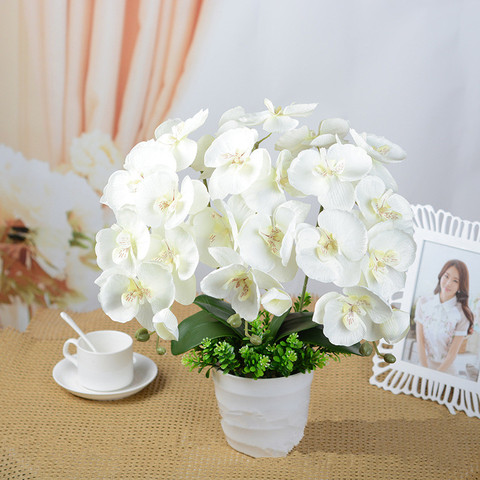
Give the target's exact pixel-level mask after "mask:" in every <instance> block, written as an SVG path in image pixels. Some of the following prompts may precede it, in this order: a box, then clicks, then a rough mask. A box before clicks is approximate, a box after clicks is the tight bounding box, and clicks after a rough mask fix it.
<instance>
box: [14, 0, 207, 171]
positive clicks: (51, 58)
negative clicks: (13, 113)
mask: <svg viewBox="0 0 480 480" xmlns="http://www.w3.org/2000/svg"><path fill="white" fill-rule="evenodd" d="M202 3H203V0H39V1H33V2H32V1H30V0H21V4H20V8H19V9H18V11H19V15H20V22H19V24H20V32H19V35H20V37H19V48H20V55H19V60H18V63H19V70H20V72H19V73H20V75H19V78H20V85H19V92H20V95H19V105H18V142H19V145H18V147H19V148H18V149H19V150H21V151H22V153H23V154H24V155H25V156H26V157H27V158H32V157H33V158H37V159H40V160H44V161H47V162H49V163H50V164H52V165H59V164H61V163H63V162H66V159H67V158H68V151H69V148H70V144H71V141H72V139H73V138H75V137H78V136H79V135H80V134H81V133H82V132H88V131H92V130H95V129H98V130H101V131H102V132H105V133H108V134H110V135H111V136H112V138H113V139H114V140H115V142H116V144H117V146H118V147H120V149H121V150H122V151H123V152H124V153H126V152H127V151H128V150H129V149H130V148H131V147H132V146H133V145H134V144H135V143H137V142H138V141H140V140H144V139H147V138H151V137H152V136H153V132H154V129H155V127H156V126H157V125H158V124H159V123H160V122H161V121H162V120H164V118H165V116H166V115H167V113H168V110H169V108H170V106H171V103H172V101H173V98H174V96H175V90H176V86H177V85H178V82H179V79H180V77H181V75H182V73H183V70H184V66H185V61H186V58H187V55H188V52H189V48H190V46H191V44H192V40H193V37H194V34H195V29H196V27H197V24H198V20H199V16H200V11H201V8H202Z"/></svg>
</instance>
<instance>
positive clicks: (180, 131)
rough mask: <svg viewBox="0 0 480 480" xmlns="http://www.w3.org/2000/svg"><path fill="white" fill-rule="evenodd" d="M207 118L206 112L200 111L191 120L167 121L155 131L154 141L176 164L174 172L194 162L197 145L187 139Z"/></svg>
mask: <svg viewBox="0 0 480 480" xmlns="http://www.w3.org/2000/svg"><path fill="white" fill-rule="evenodd" d="M207 117H208V110H200V111H199V112H198V113H196V114H195V115H194V116H193V117H192V118H189V119H187V120H185V121H182V120H180V119H174V120H167V121H166V122H163V123H162V124H161V125H159V126H158V127H157V128H156V129H155V138H156V141H157V142H158V143H160V144H162V145H165V146H166V147H168V148H169V149H170V151H171V152H172V153H173V156H174V157H175V160H176V162H177V167H176V170H177V171H180V170H183V169H185V168H187V167H188V166H189V165H191V164H192V163H193V161H194V160H195V156H196V154H197V144H196V142H195V141H194V140H191V139H189V138H187V137H188V135H190V134H191V133H192V132H194V131H195V130H197V129H198V128H200V127H201V126H202V125H203V124H204V123H205V120H206V119H207Z"/></svg>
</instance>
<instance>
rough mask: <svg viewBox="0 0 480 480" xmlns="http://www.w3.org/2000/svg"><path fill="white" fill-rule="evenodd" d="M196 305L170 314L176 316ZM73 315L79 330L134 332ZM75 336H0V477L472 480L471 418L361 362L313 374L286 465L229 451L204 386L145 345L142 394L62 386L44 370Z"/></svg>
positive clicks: (51, 326) (209, 388)
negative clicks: (394, 386)
mask: <svg viewBox="0 0 480 480" xmlns="http://www.w3.org/2000/svg"><path fill="white" fill-rule="evenodd" d="M194 309H195V307H183V306H179V305H175V306H174V312H175V314H176V315H177V318H178V319H179V320H181V319H182V318H185V317H186V316H188V315H189V314H191V313H193V312H194V311H195V310H194ZM71 315H72V317H74V319H75V320H76V321H77V322H78V324H79V325H80V327H81V328H82V329H83V330H84V331H92V330H102V329H113V330H122V331H125V332H127V333H129V334H131V335H133V334H134V332H135V331H136V329H137V328H138V324H137V323H136V322H135V321H132V322H129V323H127V324H118V323H115V322H113V321H111V320H110V319H108V318H107V317H106V316H105V315H104V314H103V313H102V312H101V311H95V312H90V313H82V314H74V313H72V314H71ZM75 336H76V334H75V333H74V332H73V331H72V330H71V329H70V327H68V326H67V325H66V324H65V323H64V322H63V321H62V320H61V319H60V318H59V312H58V311H56V310H46V309H45V310H41V311H39V312H37V314H36V315H35V317H34V318H33V320H32V322H31V324H30V325H29V327H28V329H27V331H26V332H23V333H20V332H18V331H16V330H13V329H5V330H2V331H0V388H1V390H0V478H5V479H9V480H13V479H42V480H45V479H57V478H58V479H63V480H65V479H68V480H71V479H83V480H85V479H157V478H162V479H195V480H199V479H207V478H208V479H209V480H214V479H217V478H222V479H228V480H229V479H257V478H258V479H265V480H269V479H272V480H273V479H275V480H281V479H331V480H337V479H338V480H341V479H345V480H352V479H382V480H385V479H391V480H394V479H401V480H406V479H415V480H418V479H434V480H441V479H455V480H457V479H468V480H473V479H480V448H479V447H480V420H479V419H476V418H469V417H467V416H466V415H465V414H463V413H458V414H456V415H451V414H450V413H449V412H448V410H447V409H446V407H444V406H442V405H438V404H436V403H434V402H431V401H425V400H421V399H418V398H415V397H412V396H407V395H393V394H392V393H390V392H387V391H384V390H382V389H379V388H377V387H375V386H372V385H370V384H369V378H370V376H371V360H370V359H365V358H359V357H350V358H344V359H342V360H341V361H340V362H339V363H337V362H333V361H331V362H330V364H329V365H328V366H327V367H325V368H324V369H323V370H319V371H317V372H315V376H314V380H313V385H312V393H311V403H310V411H309V421H308V424H307V427H306V429H305V435H304V438H303V440H302V441H301V442H300V444H299V445H298V446H297V447H295V448H294V449H293V450H292V452H291V453H290V454H289V455H288V456H287V457H285V458H276V459H268V458H267V459H253V458H250V457H248V456H246V455H243V454H241V453H238V452H236V451H235V450H233V449H231V448H230V447H229V446H228V445H227V443H226V441H225V438H224V436H223V432H222V430H221V426H220V416H219V413H218V409H217V405H216V400H215V394H214V388H213V382H212V380H211V379H206V378H205V377H204V375H203V374H198V373H197V372H189V371H188V369H187V368H186V367H184V366H183V365H182V364H181V358H180V357H175V356H173V355H171V354H170V353H168V354H167V355H165V356H162V357H160V356H158V355H156V353H155V342H154V341H150V342H147V343H139V342H135V343H134V350H135V351H136V352H138V353H141V354H143V355H146V356H148V357H150V358H151V359H153V360H154V361H155V363H156V364H157V365H158V369H159V373H158V375H157V377H156V378H155V380H154V381H153V382H152V383H151V384H150V385H148V386H147V387H146V388H145V389H143V390H142V391H140V392H139V393H137V394H135V395H133V396H131V397H128V398H125V399H122V400H117V401H107V402H104V401H102V402H101V401H95V400H87V399H83V398H79V397H76V396H74V395H72V394H71V393H69V392H67V391H65V390H63V389H62V388H61V387H60V386H58V385H57V384H56V383H55V381H54V380H53V378H52V369H53V367H54V366H55V364H56V363H58V362H59V361H60V360H61V359H62V346H63V343H64V341H65V340H66V339H67V338H70V337H75ZM164 346H166V347H167V350H168V352H169V348H168V344H167V343H166V342H164Z"/></svg>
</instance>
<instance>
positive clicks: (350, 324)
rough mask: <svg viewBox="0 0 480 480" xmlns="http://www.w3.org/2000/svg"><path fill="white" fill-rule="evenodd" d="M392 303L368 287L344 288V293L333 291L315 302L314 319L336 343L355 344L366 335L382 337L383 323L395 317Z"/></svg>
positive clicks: (373, 339)
mask: <svg viewBox="0 0 480 480" xmlns="http://www.w3.org/2000/svg"><path fill="white" fill-rule="evenodd" d="M392 316H393V312H392V309H391V307H390V306H389V305H388V304H387V303H386V302H384V301H383V300H382V299H381V298H380V297H379V296H377V295H375V294H374V293H372V292H371V291H369V290H368V289H367V288H364V287H352V288H344V289H343V295H342V294H340V293H337V292H329V293H327V294H325V295H323V296H322V297H321V298H320V299H319V300H318V301H317V303H316V304H315V310H314V313H313V317H312V320H313V321H314V322H316V323H319V324H321V325H323V333H324V334H325V336H326V337H327V338H328V339H329V340H330V341H331V342H332V343H333V344H335V345H347V346H349V345H353V344H355V343H357V342H359V341H360V340H362V339H365V340H368V341H376V340H379V339H380V338H382V331H381V326H382V325H383V324H385V322H387V321H389V320H391V318H392Z"/></svg>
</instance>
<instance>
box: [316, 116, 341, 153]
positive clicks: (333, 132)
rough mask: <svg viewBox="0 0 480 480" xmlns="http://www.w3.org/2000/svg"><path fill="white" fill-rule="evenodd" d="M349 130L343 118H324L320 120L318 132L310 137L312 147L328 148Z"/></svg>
mask: <svg viewBox="0 0 480 480" xmlns="http://www.w3.org/2000/svg"><path fill="white" fill-rule="evenodd" d="M349 130H350V126H349V125H348V122H347V121H346V120H344V119H343V118H326V119H325V120H322V121H321V122H320V125H319V126H318V133H317V135H316V136H315V138H313V139H312V141H311V142H310V145H311V146H312V147H322V148H328V147H330V146H331V145H333V144H334V143H337V141H338V140H339V139H340V140H342V139H343V138H345V137H346V136H347V134H348V132H349Z"/></svg>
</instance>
